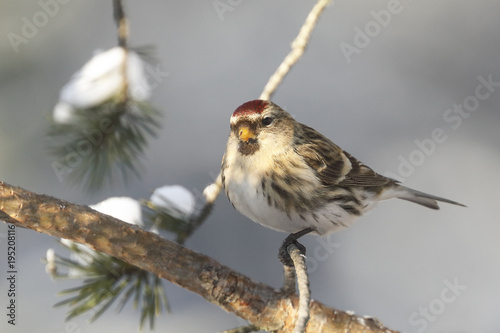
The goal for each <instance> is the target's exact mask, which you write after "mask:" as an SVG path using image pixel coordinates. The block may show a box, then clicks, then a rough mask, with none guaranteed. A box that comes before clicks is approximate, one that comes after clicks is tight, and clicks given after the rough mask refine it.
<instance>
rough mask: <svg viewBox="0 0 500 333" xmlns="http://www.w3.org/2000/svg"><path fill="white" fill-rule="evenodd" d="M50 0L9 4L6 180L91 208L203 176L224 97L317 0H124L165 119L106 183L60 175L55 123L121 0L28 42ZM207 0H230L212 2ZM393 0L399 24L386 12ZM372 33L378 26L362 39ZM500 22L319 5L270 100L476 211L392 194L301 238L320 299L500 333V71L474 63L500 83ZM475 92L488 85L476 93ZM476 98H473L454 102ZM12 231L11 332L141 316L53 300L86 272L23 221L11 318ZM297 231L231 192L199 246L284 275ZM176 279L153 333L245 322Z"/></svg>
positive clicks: (105, 40)
mask: <svg viewBox="0 0 500 333" xmlns="http://www.w3.org/2000/svg"><path fill="white" fill-rule="evenodd" d="M61 2H62V1H61ZM44 3H45V4H46V3H50V1H49V0H45V1H44V0H42V1H41V2H37V1H23V2H19V1H14V0H2V1H0V34H1V38H0V114H1V121H0V156H1V160H2V162H1V163H0V180H2V181H5V182H7V183H10V184H13V185H18V186H21V187H24V188H26V189H29V190H33V191H37V192H42V193H46V194H50V195H53V196H56V197H59V198H63V199H66V200H69V201H72V202H76V203H81V204H94V203H97V202H99V201H101V200H103V199H105V198H107V197H109V196H131V197H134V198H147V197H149V195H150V193H151V191H152V190H153V189H154V188H156V187H158V186H161V185H165V184H181V185H183V186H185V187H187V188H188V189H190V190H193V191H195V192H199V191H202V190H203V188H204V187H205V186H206V185H208V184H209V183H210V182H211V181H212V177H213V175H215V174H216V173H217V172H218V168H219V166H220V160H221V158H222V154H223V151H224V147H225V143H226V139H227V135H228V130H229V126H228V122H229V117H230V115H231V113H232V111H233V110H234V109H235V108H236V107H237V106H239V105H240V104H242V103H243V102H245V101H248V100H251V99H255V98H257V97H258V96H259V95H260V93H261V91H262V89H263V87H264V85H265V84H266V82H267V80H268V78H269V76H270V75H271V74H272V73H273V72H274V71H275V69H276V68H277V66H278V65H279V64H280V63H281V61H282V59H283V58H284V56H285V55H286V54H287V53H288V51H289V46H290V43H291V41H292V40H293V38H295V36H296V34H297V32H298V30H299V28H300V26H301V25H302V23H303V21H304V19H305V17H306V15H307V13H308V12H309V10H310V9H311V8H312V6H313V4H314V1H305V0H300V1H299V0H293V1H292V0H287V1H285V0H273V1H269V0H267V1H264V0H255V1H232V2H230V1H228V0H220V1H218V2H217V1H168V2H167V1H153V0H151V1H127V2H126V5H127V6H126V9H127V13H128V15H129V18H130V28H131V38H130V43H131V45H133V46H141V45H147V44H153V45H155V46H156V56H157V59H158V63H157V64H158V66H159V68H160V69H161V70H162V71H164V72H168V76H167V77H166V78H164V79H163V80H161V82H158V85H157V86H156V87H155V88H154V90H153V91H152V93H153V98H152V101H153V103H154V104H155V105H156V106H157V107H158V108H159V109H160V110H161V112H162V114H163V118H162V120H161V122H162V124H161V125H162V129H161V131H160V132H159V136H158V138H157V139H155V140H152V141H151V144H150V146H149V149H148V150H147V154H146V159H145V163H144V164H145V172H144V175H143V178H142V179H140V180H137V179H135V180H133V181H132V182H130V184H129V185H128V186H125V185H121V184H116V185H115V186H114V187H112V188H108V189H105V190H102V191H99V192H97V193H94V194H88V193H85V192H83V191H82V190H80V189H78V188H74V187H71V186H69V184H66V183H65V182H62V183H61V182H59V181H58V179H57V177H56V174H55V172H54V170H53V169H52V167H51V162H52V159H51V156H49V155H47V153H46V147H47V144H48V143H47V141H46V139H45V137H44V133H45V131H46V129H47V126H48V119H49V117H50V114H51V111H52V108H53V106H54V105H55V104H56V102H57V100H58V94H59V90H60V89H61V87H62V86H63V85H64V84H65V83H66V82H67V81H68V79H69V77H70V75H71V74H73V73H74V72H75V71H76V70H78V69H79V68H80V67H81V66H82V65H83V64H84V63H85V62H86V61H87V60H88V59H90V57H91V55H92V53H93V51H94V50H95V49H99V48H100V49H108V48H111V47H113V46H114V45H116V29H115V26H114V22H113V20H112V8H111V1H102V0H100V1H97V0H92V1H91V0H87V1H69V2H68V3H66V4H59V5H58V7H57V8H58V10H57V12H56V13H55V14H54V15H53V17H50V18H49V19H48V22H46V24H44V25H43V26H41V27H39V28H38V31H37V32H36V34H35V35H34V36H32V37H31V38H28V39H27V42H26V43H25V44H21V45H18V47H17V52H16V50H15V48H14V47H13V45H12V44H11V42H10V41H9V38H8V36H9V33H15V34H17V35H22V28H23V25H24V24H25V21H23V18H25V19H27V20H29V21H31V22H33V16H36V15H42V14H38V13H39V12H44V11H45V9H44V6H43V5H42V4H44ZM52 3H53V1H52ZM214 3H215V4H217V3H224V4H226V5H227V6H229V7H230V10H228V11H225V12H220V11H219V12H218V11H217V10H216V9H215V7H214ZM388 6H389V7H390V9H391V10H393V12H394V13H393V14H391V17H390V20H389V19H388V18H387V17H384V16H383V15H382V14H381V13H383V12H380V11H381V10H385V11H387V8H388ZM391 6H393V7H391ZM377 13H379V14H377ZM381 15H382V16H381ZM42 16H43V15H42ZM376 17H378V19H379V21H380V22H382V23H378V21H377V20H376ZM384 18H385V21H382V19H384ZM366 29H368V33H369V34H370V35H371V36H369V35H367V36H368V39H369V40H367V38H365V39H363V38H362V37H360V36H359V31H366ZM370 29H371V30H370ZM499 31H500V2H498V1H474V2H472V1H465V0H456V1H451V0H448V1H430V0H428V1H409V0H405V1H401V2H396V1H364V2H361V1H347V0H339V1H335V2H332V4H331V5H330V6H329V8H327V10H326V11H325V12H324V14H323V16H322V17H321V18H320V21H319V24H318V26H317V28H316V30H315V31H314V32H313V36H312V40H311V42H310V45H309V47H308V49H307V52H306V54H305V56H304V57H303V59H302V60H301V61H300V62H299V63H298V64H297V65H296V67H294V68H293V69H292V71H291V72H290V73H289V75H288V76H287V78H286V79H285V81H284V83H283V84H282V85H281V86H280V87H279V89H278V91H277V93H276V94H275V95H274V97H273V100H274V101H275V102H276V103H278V104H279V105H281V106H282V107H284V108H285V109H286V110H288V111H289V112H290V113H292V114H293V115H294V116H295V117H296V118H297V119H298V120H299V121H301V122H303V123H306V124H308V125H310V126H313V127H315V128H316V129H317V130H319V131H321V132H322V133H324V134H325V135H327V136H328V137H330V138H331V139H332V140H333V141H334V142H336V143H337V144H339V145H340V146H341V147H343V148H344V149H345V150H347V151H349V152H350V153H352V154H353V155H354V156H356V157H358V158H359V159H360V160H361V161H363V162H365V163H366V164H368V165H369V166H371V167H373V168H374V169H375V170H376V171H378V172H380V173H382V174H390V175H392V176H393V177H395V176H399V178H400V179H401V180H404V183H405V185H407V186H409V187H412V188H416V189H419V190H422V191H425V192H428V193H432V194H436V195H440V196H444V197H447V198H450V199H453V200H457V201H459V202H462V203H464V204H466V205H467V206H468V208H461V207H455V206H450V205H441V207H442V209H441V210H440V211H432V210H428V209H425V208H423V207H420V206H417V205H414V204H411V203H408V202H404V201H401V200H392V201H389V202H384V203H381V204H380V205H379V207H378V208H377V209H376V210H374V211H372V212H371V213H369V214H368V215H367V216H364V217H363V218H362V219H361V220H359V221H358V222H357V223H356V224H355V225H354V226H353V227H351V228H350V229H348V230H347V231H343V232H341V233H337V234H333V235H331V236H329V237H327V238H325V239H324V240H323V241H322V242H321V241H320V239H319V238H315V237H312V236H307V237H304V239H303V243H304V244H305V245H306V246H307V248H308V251H309V252H308V257H309V259H308V261H309V267H310V270H311V289H312V297H313V298H315V299H317V300H319V301H321V302H323V303H326V304H328V305H329V306H332V307H335V308H338V309H342V310H352V311H354V312H355V313H357V314H360V315H370V316H375V317H377V318H379V319H380V320H381V321H382V322H383V323H384V324H386V325H387V326H388V327H390V328H392V329H396V330H401V331H405V332H429V333H431V332H448V333H465V332H482V333H489V332H491V333H493V332H499V331H500V320H499V313H500V262H499V259H500V245H499V242H498V235H499V233H500V224H499V223H498V213H497V211H496V207H497V205H498V198H499V195H498V188H499V187H500V177H498V172H499V170H500V154H499V152H500V135H499V130H498V128H499V125H500V114H499V111H500V110H499V105H500V87H499V85H500V84H498V83H497V84H496V86H495V85H494V84H493V85H492V86H490V87H489V88H490V89H491V90H487V88H486V87H480V88H478V86H479V85H480V84H481V81H480V79H479V78H480V77H482V78H483V79H486V80H488V78H489V79H490V81H493V82H500V34H499ZM11 36H12V34H11ZM356 43H357V44H356ZM347 44H349V45H351V46H353V47H357V51H356V53H352V54H351V55H350V56H349V57H346V55H345V52H343V51H342V48H341V46H342V45H343V46H344V47H345V46H346V45H347ZM357 45H358V46H362V47H358V46H357ZM348 58H349V59H348ZM348 60H349V61H348ZM476 89H479V91H480V93H482V94H483V95H484V94H486V92H489V94H488V97H485V98H483V100H480V101H479V100H478V99H477V98H476V99H474V97H473V96H474V95H475V94H476ZM474 101H479V103H478V104H477V105H474V104H473V103H474ZM464 103H472V104H470V105H469V108H470V109H473V111H471V112H468V111H466V113H463V115H460V114H459V113H456V112H453V111H449V110H450V109H452V108H453V107H454V105H455V104H456V105H463V104H464ZM436 128H438V129H441V132H442V133H444V135H445V137H446V139H445V140H442V141H444V142H440V143H436V142H434V145H435V147H434V148H433V149H432V150H433V151H431V152H430V153H429V154H428V155H427V154H424V153H425V152H422V148H419V146H418V145H417V143H416V141H415V140H418V142H426V143H427V144H428V146H427V147H428V148H429V147H431V146H432V145H431V144H430V143H429V140H432V132H433V131H434V129H436ZM429 149H431V148H429ZM403 161H407V162H406V163H410V164H411V165H412V168H413V170H410V171H411V172H410V171H408V170H407V169H408V165H406V169H405V168H404V167H403V166H402V163H404V162H403ZM6 229H7V228H6V225H4V224H3V223H2V224H0V235H3V236H0V241H1V243H0V248H1V250H0V253H1V258H0V260H1V261H0V267H1V270H0V271H1V272H2V274H0V281H1V282H0V283H1V285H0V291H1V294H0V305H1V306H0V308H2V309H4V310H2V311H0V315H1V316H0V318H2V319H1V320H0V331H2V332H46V333H61V332H110V331H112V332H115V331H121V332H134V331H136V330H137V329H136V327H137V324H138V321H139V314H138V313H137V312H134V311H133V310H132V309H131V306H127V307H126V308H125V309H124V310H123V311H122V313H120V314H116V313H115V312H114V311H113V310H110V311H108V313H107V314H106V315H104V316H103V317H102V318H101V319H99V320H98V321H97V322H95V323H93V324H88V323H87V322H86V319H87V317H86V316H85V315H83V316H82V317H80V318H76V319H74V320H72V321H70V322H69V323H65V322H64V318H65V312H66V309H64V308H58V309H53V308H52V305H53V304H55V303H56V302H58V301H61V300H62V299H63V298H62V297H60V296H57V295H56V293H57V292H58V291H60V290H62V289H65V288H68V287H70V286H73V285H75V283H76V282H54V281H52V280H51V279H50V277H49V276H48V275H46V274H45V268H44V265H43V264H42V263H41V261H40V259H41V258H43V257H44V256H45V252H46V250H47V248H49V247H54V248H55V249H56V250H57V251H59V252H61V248H60V247H59V246H58V245H57V244H56V240H55V239H54V238H52V237H49V236H46V235H42V234H37V233H35V232H33V231H27V230H20V229H19V228H18V229H17V261H18V270H19V274H18V286H17V289H18V299H17V306H18V312H17V314H18V317H17V325H16V326H15V327H12V326H11V325H8V324H7V318H6V316H5V313H6V310H5V307H6V305H7V303H6V302H7V296H6V292H5V290H6V288H5V286H6V285H5V283H6V274H7V273H6V271H7V268H6V259H5V254H4V253H5V251H6V243H5V233H6ZM285 236H286V235H285V234H282V233H278V232H275V231H272V230H268V229H266V228H263V227H261V226H259V225H257V224H255V223H253V222H251V221H250V220H248V219H246V218H245V217H243V216H241V215H240V214H239V213H238V212H236V211H235V210H233V208H232V207H231V205H230V204H229V203H228V201H227V199H226V198H225V196H224V195H221V196H220V197H219V199H218V200H217V204H216V207H215V209H214V212H213V214H212V215H211V216H210V218H209V219H208V220H207V221H206V222H205V224H204V225H203V226H202V228H201V229H199V231H198V232H197V233H196V234H195V235H194V236H193V237H192V238H190V239H189V241H188V242H187V246H188V247H190V248H192V249H194V250H196V251H199V252H202V253H205V254H207V255H210V256H212V257H213V258H215V259H216V260H218V261H220V262H221V263H223V264H225V265H228V266H230V267H232V268H234V269H236V270H238V271H240V272H242V273H244V274H247V275H249V276H251V277H252V278H254V279H255V280H258V281H262V282H265V283H268V284H270V285H272V286H274V287H276V288H279V287H280V285H281V279H282V276H281V275H282V267H281V265H280V263H279V262H278V260H277V258H276V254H277V249H278V247H279V245H280V242H281V240H282V239H283V238H284V237H285ZM328 251H329V252H328ZM330 252H331V253H330ZM454 284H455V285H458V286H459V287H458V288H457V287H450V285H454ZM166 289H167V295H168V298H169V300H170V303H171V307H172V313H171V314H168V315H164V316H162V317H161V318H160V319H159V320H158V321H157V331H161V332H217V331H221V330H224V329H228V328H231V327H234V326H238V325H240V324H242V323H243V322H242V320H240V319H238V318H237V317H235V316H234V315H232V314H228V313H225V312H224V311H223V310H220V309H219V308H218V307H216V306H214V305H212V304H210V303H208V302H206V301H204V300H203V299H202V298H200V297H199V296H197V295H194V294H192V293H190V292H188V291H185V290H183V289H181V288H178V287H176V286H173V285H171V284H170V283H166ZM423 313H427V315H424V314H423Z"/></svg>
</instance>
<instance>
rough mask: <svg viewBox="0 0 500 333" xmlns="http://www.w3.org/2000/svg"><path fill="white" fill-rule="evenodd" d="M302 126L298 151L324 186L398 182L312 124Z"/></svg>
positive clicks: (377, 184) (297, 143)
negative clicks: (324, 134)
mask: <svg viewBox="0 0 500 333" xmlns="http://www.w3.org/2000/svg"><path fill="white" fill-rule="evenodd" d="M302 126H303V127H302V128H301V129H302V131H301V132H302V133H300V135H299V136H298V137H299V141H298V142H296V149H295V151H296V152H297V154H299V155H300V156H302V158H303V159H304V161H305V163H306V164H307V165H308V166H309V167H311V168H312V169H314V170H315V171H316V175H317V177H318V178H319V179H320V181H321V182H322V184H323V185H325V186H363V187H365V186H368V187H369V186H381V185H386V184H388V183H391V182H394V183H395V182H396V181H395V180H393V179H390V178H386V177H384V176H382V175H379V174H378V173H376V172H375V171H373V170H372V169H370V168H369V167H367V166H366V165H364V164H363V163H361V162H360V161H358V160H357V159H356V158H354V157H353V156H351V154H349V153H348V152H345V151H343V150H342V149H341V148H340V147H339V146H337V145H336V144H334V143H333V142H331V141H330V140H329V139H328V138H326V137H325V136H323V135H322V134H320V133H318V132H317V131H316V130H314V129H312V128H311V127H308V126H305V125H302ZM306 142H307V143H306Z"/></svg>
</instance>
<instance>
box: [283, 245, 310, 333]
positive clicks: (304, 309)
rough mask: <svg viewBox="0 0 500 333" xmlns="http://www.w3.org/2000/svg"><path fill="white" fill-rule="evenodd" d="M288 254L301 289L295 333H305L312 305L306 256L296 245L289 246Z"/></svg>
mask: <svg viewBox="0 0 500 333" xmlns="http://www.w3.org/2000/svg"><path fill="white" fill-rule="evenodd" d="M287 250H288V253H289V254H290V257H291V258H292V260H293V265H294V267H295V272H296V274H297V286H298V289H299V310H298V311H297V320H296V322H295V328H294V330H293V333H304V332H305V331H306V326H307V322H308V321H309V311H310V303H311V290H310V289H309V277H308V275H307V266H306V261H305V259H304V256H303V255H302V253H301V252H300V250H299V248H298V247H297V245H295V244H290V245H288V248H287Z"/></svg>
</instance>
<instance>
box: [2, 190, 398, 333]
mask: <svg viewBox="0 0 500 333" xmlns="http://www.w3.org/2000/svg"><path fill="white" fill-rule="evenodd" d="M0 219H1V220H4V221H5V222H6V223H12V224H15V225H16V226H19V227H23V228H29V229H33V230H35V231H38V232H41V233H44V234H48V235H52V236H55V237H60V238H66V239H70V240H72V241H75V242H78V243H82V244H85V245H87V246H89V247H91V248H92V249H94V250H97V251H101V252H104V253H107V254H109V255H111V256H114V257H116V258H119V259H121V260H123V261H126V262H128V263H130V264H132V265H135V266H137V267H139V268H141V269H144V270H147V271H149V272H152V273H154V274H156V275H158V276H160V277H161V278H164V279H166V280H168V281H170V282H172V283H175V284H177V285H179V286H181V287H182V288H185V289H188V290H190V291H192V292H194V293H196V294H198V295H200V296H202V297H203V298H205V299H206V300H207V301H209V302H212V303H214V304H216V305H218V306H219V307H221V308H223V309H224V310H226V311H229V312H232V313H234V314H236V315H237V316H240V317H241V318H244V319H246V320H248V321H249V322H250V323H252V324H253V325H255V326H257V327H260V328H261V329H264V330H267V331H275V332H283V333H284V332H292V331H293V328H294V322H295V319H296V315H297V309H298V297H297V296H296V295H287V294H285V293H282V292H280V291H277V290H275V289H274V288H272V287H270V286H268V285H265V284H263V283H259V282H256V281H253V280H252V279H250V278H248V277H247V276H245V275H243V274H240V273H238V272H235V271H234V270H232V269H231V268H229V267H226V266H224V265H222V264H220V263H218V262H217V261H215V260H213V259H212V258H210V257H208V256H206V255H203V254H199V253H196V252H194V251H192V250H189V249H187V248H185V247H183V246H181V245H179V244H177V243H174V242H171V241H168V240H166V239H163V238H161V237H160V236H158V235H156V234H153V233H150V232H147V231H145V230H142V229H140V228H139V227H137V226H135V225H131V224H128V223H125V222H122V221H120V220H118V219H116V218H113V217H111V216H108V215H105V214H102V213H99V212H97V211H95V210H93V209H91V208H89V207H88V206H82V205H77V204H73V203H70V202H67V201H64V200H60V199H56V198H53V197H50V196H47V195H43V194H36V193H33V192H30V191H27V190H24V189H22V188H20V187H15V186H11V185H8V184H5V183H3V182H0ZM310 311H311V313H310V320H309V322H308V325H307V328H306V332H351V333H358V332H365V333H368V332H396V331H392V330H389V329H387V328H385V327H384V326H383V325H382V324H381V323H380V322H379V321H378V320H376V319H374V318H366V317H359V316H356V315H354V314H351V313H347V312H343V311H339V310H335V309H332V308H329V307H327V306H326V305H323V304H321V303H320V302H316V301H312V303H311V310H310Z"/></svg>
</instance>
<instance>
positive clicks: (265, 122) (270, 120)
mask: <svg viewBox="0 0 500 333" xmlns="http://www.w3.org/2000/svg"><path fill="white" fill-rule="evenodd" d="M273 121H274V118H272V117H265V118H264V119H262V125H264V126H269V125H271V124H272V123H273Z"/></svg>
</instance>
